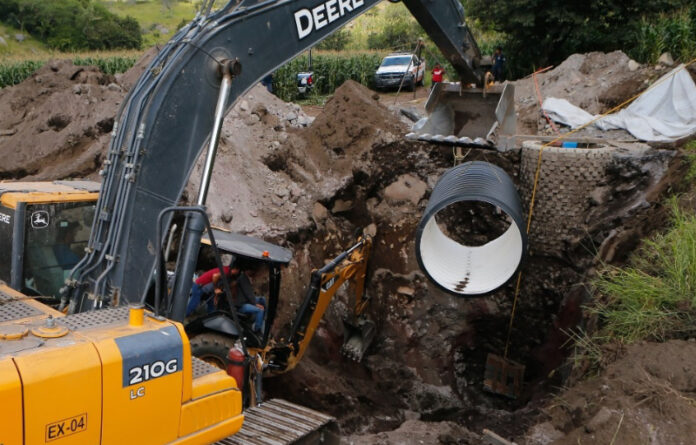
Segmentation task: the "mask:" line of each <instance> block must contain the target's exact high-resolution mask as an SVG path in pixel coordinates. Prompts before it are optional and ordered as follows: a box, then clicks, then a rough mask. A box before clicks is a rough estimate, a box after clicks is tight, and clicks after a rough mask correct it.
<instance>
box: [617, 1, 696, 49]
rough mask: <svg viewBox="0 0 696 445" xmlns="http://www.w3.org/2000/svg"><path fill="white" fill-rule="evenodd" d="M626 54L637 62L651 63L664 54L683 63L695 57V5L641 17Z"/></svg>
mask: <svg viewBox="0 0 696 445" xmlns="http://www.w3.org/2000/svg"><path fill="white" fill-rule="evenodd" d="M634 40H635V42H636V44H635V46H633V48H631V49H630V50H629V51H628V53H629V55H630V56H632V57H633V58H635V59H636V60H638V61H640V62H647V63H655V62H656V61H657V59H658V58H659V57H660V55H661V54H662V53H664V52H669V53H671V54H672V56H673V57H674V59H675V60H679V61H682V62H687V61H689V60H691V59H693V58H694V57H696V6H690V7H687V8H684V9H682V10H680V11H677V12H675V13H671V14H660V15H658V16H656V17H650V18H648V17H643V19H641V21H640V23H639V24H638V26H637V29H636V31H635V36H634Z"/></svg>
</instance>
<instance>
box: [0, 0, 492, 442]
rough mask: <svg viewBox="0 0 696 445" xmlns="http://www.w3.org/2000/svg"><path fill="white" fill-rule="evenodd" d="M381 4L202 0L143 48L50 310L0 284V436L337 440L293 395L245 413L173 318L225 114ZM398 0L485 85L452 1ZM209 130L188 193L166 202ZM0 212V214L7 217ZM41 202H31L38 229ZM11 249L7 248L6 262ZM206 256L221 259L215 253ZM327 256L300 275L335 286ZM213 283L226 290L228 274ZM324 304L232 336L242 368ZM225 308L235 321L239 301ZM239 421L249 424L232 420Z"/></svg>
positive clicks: (263, 363)
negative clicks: (151, 49)
mask: <svg viewBox="0 0 696 445" xmlns="http://www.w3.org/2000/svg"><path fill="white" fill-rule="evenodd" d="M377 3H379V0H325V1H322V0H265V1H260V0H233V1H230V2H228V3H227V4H225V5H224V6H223V7H222V8H220V9H218V10H213V9H212V7H213V4H214V1H213V0H205V1H204V2H203V5H202V9H201V12H200V14H199V15H198V16H197V17H196V18H195V19H194V20H193V22H191V23H190V24H189V25H187V26H185V27H184V28H182V29H181V30H180V31H179V32H177V34H176V35H175V36H174V37H173V38H172V40H171V41H170V42H169V43H168V44H167V45H166V46H165V47H164V48H163V49H162V50H161V51H160V53H159V54H158V55H157V56H156V57H155V58H154V59H153V61H152V62H151V63H150V65H149V66H148V68H147V69H146V71H145V72H144V74H143V75H142V76H141V77H140V79H139V80H138V82H137V83H136V84H135V85H134V86H133V88H132V89H131V90H130V92H129V95H128V96H127V98H126V99H125V100H124V102H123V104H122V106H121V110H120V111H119V113H118V116H117V120H116V122H115V124H114V130H113V133H112V139H111V142H110V145H109V149H108V151H107V153H106V155H105V160H104V163H103V169H102V171H101V172H100V173H101V174H102V176H103V181H102V186H101V189H100V193H99V198H98V200H97V202H96V206H95V208H94V213H93V215H94V216H93V219H92V225H91V231H90V232H89V236H88V240H87V244H86V247H85V248H84V256H82V257H81V258H80V259H79V260H78V261H77V263H76V264H75V265H74V267H73V268H72V269H71V270H70V272H68V273H65V270H63V272H62V273H63V277H64V285H63V287H62V288H61V290H60V298H59V300H60V303H59V304H58V306H57V310H56V309H53V308H51V307H49V306H47V305H44V304H41V303H40V302H38V301H35V299H34V297H33V296H29V295H24V294H22V293H20V292H18V291H16V290H14V289H12V288H10V287H9V286H5V285H2V286H0V406H1V407H2V414H3V415H2V416H0V444H2V445H17V444H24V445H33V444H44V443H49V442H51V443H56V444H58V445H70V444H90V445H93V444H123V443H133V444H141V443H143V444H204V443H212V442H215V441H220V443H226V444H228V443H245V442H246V443H253V442H252V440H256V439H259V440H261V441H263V440H266V441H272V440H275V441H276V442H280V443H298V441H300V442H301V441H304V442H305V443H309V442H307V441H311V440H314V443H322V442H323V443H332V442H333V443H335V437H334V436H332V435H331V434H323V433H321V432H320V433H318V434H315V433H316V432H317V429H316V428H315V426H316V425H317V424H321V425H323V424H324V422H323V421H322V420H317V421H316V422H315V423H310V424H309V425H308V424H305V423H302V419H306V418H309V417H312V418H314V417H313V416H314V414H312V413H311V412H309V411H306V410H305V411H303V410H302V409H301V407H296V406H294V405H292V404H287V403H286V402H280V401H269V402H265V403H262V404H260V405H258V406H256V407H253V408H251V409H249V410H247V411H246V412H243V405H244V400H243V399H244V398H243V394H242V389H243V388H244V386H245V385H246V383H245V382H246V380H247V377H246V376H245V377H243V378H238V379H235V378H233V377H231V376H229V375H228V374H227V373H226V372H225V371H223V370H220V369H219V368H216V367H214V366H211V365H210V364H208V363H206V362H205V361H202V360H199V359H196V358H195V357H193V356H192V354H191V344H190V340H189V336H188V335H187V333H186V331H185V329H184V326H183V324H182V322H183V321H184V318H185V312H186V306H187V301H188V296H189V292H190V289H191V285H192V278H193V276H194V272H195V269H196V263H197V258H198V253H199V249H200V246H201V239H202V237H203V233H204V232H206V231H207V235H208V236H209V237H210V240H211V245H212V246H216V245H217V244H216V242H215V240H214V232H213V230H212V228H211V227H210V224H209V222H208V220H207V217H206V213H205V207H204V206H205V202H206V200H207V195H208V190H209V184H210V176H211V174H212V171H213V165H214V160H215V154H216V151H217V146H218V142H219V136H220V129H221V126H222V121H223V118H224V115H225V114H226V112H227V111H228V110H229V109H230V107H231V106H232V105H233V104H234V102H235V101H236V99H237V98H239V97H240V96H241V95H243V94H244V93H245V92H246V91H248V90H249V89H250V88H251V87H252V86H253V85H255V84H256V83H257V82H258V81H259V79H261V78H263V77H265V76H266V75H268V74H269V73H271V72H273V71H274V70H275V69H277V68H278V67H279V66H281V65H282V64H284V63H285V62H287V61H288V60H290V59H292V58H293V57H295V56H297V55H299V54H300V53H302V52H303V51H305V50H307V49H309V48H311V47H312V46H313V45H315V44H316V43H318V42H319V41H321V40H322V39H324V38H326V37H328V36H329V35H331V34H332V33H333V32H335V31H337V30H338V29H340V28H341V27H343V26H345V25H346V24H347V23H348V22H350V21H351V20H353V19H354V18H356V17H357V16H358V15H360V14H362V13H364V12H366V11H367V10H369V9H370V8H371V7H373V6H375V5H376V4H377ZM404 3H405V4H406V6H407V7H408V8H409V10H410V11H411V12H412V13H413V14H414V16H415V17H416V19H417V20H418V21H419V22H420V23H421V24H422V25H423V27H424V28H425V30H426V31H427V32H428V34H430V35H431V37H432V38H433V40H434V41H435V43H436V44H437V45H438V47H439V48H440V49H441V51H442V52H443V54H444V55H445V56H446V57H447V58H448V60H449V61H450V62H452V63H453V65H454V66H455V69H456V70H457V72H458V73H459V74H460V76H461V77H462V79H463V80H464V81H465V82H467V83H468V82H471V81H472V79H473V80H475V81H476V82H479V80H480V82H481V83H482V79H483V72H481V70H480V67H479V66H478V61H477V59H478V58H480V57H479V56H480V54H479V53H478V49H477V48H476V47H475V42H474V44H473V46H472V42H473V39H472V38H471V33H470V32H469V30H468V28H467V27H466V24H465V23H464V14H463V9H462V7H461V4H460V3H459V1H458V0H404ZM206 140H208V144H207V145H208V150H207V155H206V162H205V167H204V171H203V178H202V181H201V188H200V190H199V193H198V196H197V198H196V201H195V205H193V206H190V207H183V208H182V207H178V206H177V203H178V202H179V200H180V197H181V194H182V192H183V189H184V187H185V185H186V182H187V179H188V177H189V174H190V172H191V170H192V168H193V166H194V164H195V161H196V159H197V158H198V156H199V154H200V153H201V151H202V149H203V147H204V143H205V142H206ZM28 207H29V205H28V204H27V206H26V208H28ZM15 209H16V207H15ZM175 212H183V213H184V217H185V226H184V227H185V229H184V231H183V235H182V239H181V248H180V249H179V254H178V259H179V261H177V265H176V268H175V271H174V274H173V281H172V284H171V289H172V290H171V292H166V290H167V289H168V286H167V283H166V273H165V270H166V267H165V264H164V261H163V255H162V243H163V240H164V234H166V233H167V231H166V228H167V227H168V226H169V224H170V223H171V220H172V217H173V215H174V214H175ZM2 213H3V216H2V217H0V218H2V219H0V224H5V223H6V220H7V219H8V218H12V217H16V216H17V215H16V214H14V215H11V214H10V213H6V212H2ZM25 216H26V215H25ZM45 216H46V215H45V214H38V213H37V215H36V219H35V220H34V217H33V216H32V221H34V222H35V224H36V225H37V228H36V230H38V226H41V225H43V224H45V223H46V218H45ZM49 216H50V215H49ZM23 221H25V224H26V221H27V220H26V219H23ZM48 223H49V225H50V220H49V222H48ZM30 224H31V222H30ZM15 227H18V226H17V225H15ZM69 228H70V222H69V221H67V225H66V226H65V229H69ZM69 232H70V230H66V233H65V236H66V237H69V236H70V235H71V234H70V233H69ZM72 236H75V234H72ZM28 238H29V237H28V236H27V239H28ZM24 241H25V246H26V240H24ZM11 243H12V245H13V246H15V245H18V244H19V243H20V241H19V240H16V239H15V237H14V231H13V238H12V240H11ZM362 243H363V244H360V242H359V244H360V245H359V246H358V247H356V246H354V248H353V249H352V250H349V251H347V252H345V256H343V258H342V259H341V260H340V263H337V266H338V265H339V264H346V263H345V262H346V261H347V262H348V263H350V262H351V261H353V262H357V261H359V259H360V258H359V252H360V250H361V249H363V248H365V247H367V246H368V242H367V241H365V240H364V241H363V242H362ZM63 244H65V243H63ZM67 244H69V243H67ZM32 248H33V247H31V246H29V248H27V249H26V252H27V257H26V258H25V260H26V259H27V258H28V256H29V255H34V254H33V253H32V254H29V253H28V251H29V250H30V249H32ZM68 250H72V249H68ZM53 253H54V254H55V255H58V254H57V253H56V252H55V251H54V252H53ZM62 253H64V254H66V255H67V254H69V252H66V251H64V252H62ZM37 257H38V258H39V261H44V262H45V263H44V264H51V262H50V261H48V262H46V260H45V258H43V257H42V255H41V254H37ZM339 257H340V256H339ZM20 262H21V261H20V259H14V258H12V259H11V260H10V265H9V269H10V275H11V274H12V267H13V264H15V265H18V264H19V263H20ZM24 264H26V263H24ZM216 266H217V267H218V268H219V269H220V270H221V271H222V270H223V265H222V263H221V261H220V255H219V252H218V254H216ZM2 267H4V268H5V269H4V270H7V267H8V266H7V265H3V266H2ZM360 267H362V266H360ZM355 269H358V267H357V266H356V267H355ZM339 270H341V269H340V268H337V269H335V272H332V271H324V273H323V274H320V275H317V276H318V278H316V279H315V278H314V277H313V280H312V283H314V284H317V285H319V286H320V287H321V286H324V287H326V289H325V290H329V289H334V288H333V287H332V286H334V285H335V282H332V280H333V279H334V278H336V279H338V278H339V277H340V276H341V273H344V274H345V276H346V277H347V276H348V275H349V274H350V272H349V271H350V270H351V266H350V265H349V264H348V265H346V268H345V269H342V270H343V272H338V271H339ZM332 273H336V274H337V275H336V276H334V277H332V276H331V274H332ZM356 273H357V271H356ZM18 276H19V275H18ZM17 280H19V281H17V282H15V283H14V284H16V285H17V286H18V287H19V288H20V289H23V288H24V287H27V288H30V289H32V291H35V292H36V293H39V294H41V293H44V291H42V290H41V289H39V287H43V284H39V280H38V279H36V278H34V279H33V280H31V279H29V281H27V279H26V274H25V275H24V276H23V278H18V279H17ZM22 280H24V281H22ZM10 281H11V282H12V278H10ZM52 281H54V280H52ZM55 281H57V280H55ZM336 282H337V281H336ZM223 284H224V289H225V292H224V293H225V298H226V299H227V300H228V301H231V300H232V289H231V286H230V283H229V282H228V280H227V279H223ZM153 287H154V290H153ZM305 301H307V300H305ZM325 304H328V302H327V301H325V300H323V299H322V291H321V290H319V292H318V294H316V298H312V299H309V302H308V303H307V308H308V310H307V311H304V312H303V311H301V312H300V314H299V315H298V317H297V318H296V322H297V323H296V324H295V327H296V328H297V329H296V331H295V334H293V337H291V338H290V341H289V342H286V343H276V344H274V343H272V342H269V343H268V344H265V345H264V344H263V343H262V344H261V345H256V346H255V347H253V346H251V345H249V347H247V344H246V340H247V338H246V336H244V335H241V336H239V342H240V347H241V349H242V351H243V357H244V360H243V362H244V366H245V372H247V373H248V374H249V375H252V376H253V375H257V376H260V375H262V374H263V372H264V370H266V372H271V373H272V372H274V370H281V369H283V368H285V369H287V368H289V367H291V366H293V364H294V363H296V362H297V360H299V358H300V357H301V356H302V353H303V352H304V350H305V348H306V342H307V341H308V339H309V338H310V337H311V334H312V332H313V330H314V329H316V324H317V323H318V318H317V317H318V313H319V311H318V310H317V308H320V305H325ZM269 309H270V308H269ZM269 312H270V310H269ZM229 316H230V317H231V319H232V320H233V324H234V325H235V327H236V329H237V330H238V332H244V329H243V328H242V325H241V324H242V321H240V320H239V319H238V317H237V314H236V312H235V311H234V310H232V311H229ZM264 335H265V334H264ZM194 338H195V337H194ZM359 349H360V347H357V349H355V350H359ZM242 379H244V380H245V382H240V381H239V380H242ZM260 381H261V379H260V378H255V379H253V384H254V385H260ZM255 392H256V394H257V395H258V394H260V391H258V390H257V391H255ZM259 413H260V414H259ZM243 423H244V425H245V427H244V428H248V432H247V433H244V432H240V429H241V428H242V424H243ZM271 426H272V427H273V428H271ZM300 433H301V434H300ZM244 434H247V435H246V436H245V435H244ZM230 436H231V437H230ZM244 437H246V439H245V438H244ZM332 437H333V438H332Z"/></svg>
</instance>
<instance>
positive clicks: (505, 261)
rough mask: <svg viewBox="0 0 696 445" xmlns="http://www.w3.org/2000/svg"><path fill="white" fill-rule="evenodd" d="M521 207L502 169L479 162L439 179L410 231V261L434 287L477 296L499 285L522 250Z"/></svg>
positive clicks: (524, 244)
mask: <svg viewBox="0 0 696 445" xmlns="http://www.w3.org/2000/svg"><path fill="white" fill-rule="evenodd" d="M524 224H525V223H524V218H523V213H522V203H521V201H520V197H519V195H518V193H517V189H516V188H515V185H514V184H513V182H512V180H511V179H510V177H509V176H508V175H507V173H505V171H504V170H503V169H501V168H500V167H497V166H495V165H493V164H490V163H487V162H481V161H474V162H467V163H464V164H461V165H458V166H457V167H454V168H452V169H450V170H448V171H447V172H445V174H444V175H443V176H442V177H441V178H440V180H439V181H438V182H437V184H436V185H435V188H434V189H433V192H432V194H431V196H430V200H429V201H428V205H427V206H426V208H425V213H424V214H423V217H422V218H421V221H420V223H419V224H418V229H417V232H416V258H417V260H418V264H419V266H420V268H421V270H422V271H423V272H424V273H425V274H426V276H427V277H428V278H429V279H430V280H431V281H432V282H433V283H434V284H436V285H437V286H438V287H439V288H441V289H443V290H445V291H447V292H450V293H452V294H455V295H460V296H477V295H483V294H486V293H489V292H493V291H495V290H496V289H498V288H500V287H501V286H503V285H504V284H505V283H507V281H508V280H509V279H510V278H511V277H512V276H513V275H514V274H515V271H516V270H517V269H518V267H519V265H520V263H521V262H522V259H523V257H524V254H525V252H526V249H527V235H526V232H525V230H524V227H525V225H524Z"/></svg>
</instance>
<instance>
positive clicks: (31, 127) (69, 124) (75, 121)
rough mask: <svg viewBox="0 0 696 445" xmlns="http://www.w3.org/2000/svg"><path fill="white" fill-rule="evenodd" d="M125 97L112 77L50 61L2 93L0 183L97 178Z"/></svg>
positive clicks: (64, 61)
mask: <svg viewBox="0 0 696 445" xmlns="http://www.w3.org/2000/svg"><path fill="white" fill-rule="evenodd" d="M123 97H124V93H123V89H122V88H121V87H120V86H119V85H118V84H116V83H114V79H113V77H111V76H107V75H104V74H102V73H101V72H100V71H99V69H98V68H95V67H84V66H75V65H73V64H72V62H70V61H66V60H63V61H51V62H49V63H47V64H46V65H45V66H44V67H42V68H41V69H39V70H38V71H37V72H36V73H34V74H33V75H32V76H31V77H29V78H28V79H27V80H25V81H24V82H22V83H21V84H19V85H16V86H14V87H11V88H4V89H2V90H0V156H2V159H3V162H2V165H0V179H9V178H20V177H24V178H25V179H54V178H56V179H57V178H61V179H62V178H69V177H85V176H87V175H89V174H90V173H92V172H94V171H95V170H96V169H97V168H98V166H99V165H100V159H101V157H102V156H103V154H104V152H105V151H106V146H107V144H108V141H109V134H110V132H111V130H112V128H113V124H114V115H115V114H116V111H117V109H118V105H119V104H120V102H121V100H122V99H123Z"/></svg>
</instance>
